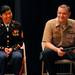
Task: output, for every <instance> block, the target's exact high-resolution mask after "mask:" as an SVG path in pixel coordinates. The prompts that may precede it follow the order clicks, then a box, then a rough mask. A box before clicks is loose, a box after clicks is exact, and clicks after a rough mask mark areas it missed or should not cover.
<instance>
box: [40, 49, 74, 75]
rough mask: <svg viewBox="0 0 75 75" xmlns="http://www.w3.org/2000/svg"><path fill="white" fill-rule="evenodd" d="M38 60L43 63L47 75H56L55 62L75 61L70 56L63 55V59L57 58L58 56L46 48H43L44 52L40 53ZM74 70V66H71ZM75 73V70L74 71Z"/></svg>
mask: <svg viewBox="0 0 75 75" xmlns="http://www.w3.org/2000/svg"><path fill="white" fill-rule="evenodd" d="M40 59H41V60H42V61H44V63H45V67H46V69H47V71H48V73H49V75H56V66H55V61H57V60H61V59H69V60H73V61H74V60H75V57H73V55H72V54H71V55H70V54H67V53H66V54H65V55H64V56H63V57H59V56H58V54H57V53H56V52H54V51H52V50H50V49H48V48H45V49H44V51H43V52H42V53H41V56H40ZM73 67H74V68H75V65H74V66H73ZM74 71H75V69H74Z"/></svg>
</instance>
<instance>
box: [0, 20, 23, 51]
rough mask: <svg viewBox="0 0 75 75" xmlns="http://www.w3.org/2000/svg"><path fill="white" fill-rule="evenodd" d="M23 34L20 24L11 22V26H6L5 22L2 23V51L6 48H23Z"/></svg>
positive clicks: (0, 22)
mask: <svg viewBox="0 0 75 75" xmlns="http://www.w3.org/2000/svg"><path fill="white" fill-rule="evenodd" d="M22 33H23V31H22V27H21V25H20V23H18V22H16V21H11V23H10V25H9V26H5V25H4V24H3V22H2V21H0V50H3V49H4V48H5V47H8V48H13V49H14V50H16V48H19V46H22V44H23V34H22ZM18 45H19V46H18Z"/></svg>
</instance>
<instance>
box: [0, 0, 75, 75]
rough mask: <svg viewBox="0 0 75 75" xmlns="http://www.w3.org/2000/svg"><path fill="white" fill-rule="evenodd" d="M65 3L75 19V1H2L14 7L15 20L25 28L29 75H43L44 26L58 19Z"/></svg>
mask: <svg viewBox="0 0 75 75" xmlns="http://www.w3.org/2000/svg"><path fill="white" fill-rule="evenodd" d="M63 3H66V4H68V5H69V6H70V7H71V11H72V15H71V17H70V18H73V19H75V0H0V5H4V4H7V5H10V6H11V7H12V10H13V14H14V17H13V19H16V20H18V21H19V22H21V24H22V26H23V30H24V36H25V38H24V41H25V45H26V57H27V74H28V75H41V62H40V61H39V56H40V52H41V51H42V49H41V40H42V35H43V30H44V26H45V23H46V21H47V20H49V19H52V18H54V17H56V11H57V7H58V5H60V4H63Z"/></svg>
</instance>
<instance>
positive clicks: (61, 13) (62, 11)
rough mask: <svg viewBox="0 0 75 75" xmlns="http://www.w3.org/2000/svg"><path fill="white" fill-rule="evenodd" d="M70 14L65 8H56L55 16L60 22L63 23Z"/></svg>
mask: <svg viewBox="0 0 75 75" xmlns="http://www.w3.org/2000/svg"><path fill="white" fill-rule="evenodd" d="M69 16H70V12H69V11H68V9H67V8H61V7H59V8H58V11H57V17H58V21H59V22H60V23H65V22H66V21H67V19H68V18H69Z"/></svg>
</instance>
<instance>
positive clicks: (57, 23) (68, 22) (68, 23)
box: [55, 18, 72, 27]
mask: <svg viewBox="0 0 75 75" xmlns="http://www.w3.org/2000/svg"><path fill="white" fill-rule="evenodd" d="M55 20H56V27H59V26H60V24H59V22H58V18H56V19H55ZM69 20H70V19H68V20H67V23H66V25H67V26H72V22H70V21H69Z"/></svg>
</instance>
